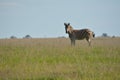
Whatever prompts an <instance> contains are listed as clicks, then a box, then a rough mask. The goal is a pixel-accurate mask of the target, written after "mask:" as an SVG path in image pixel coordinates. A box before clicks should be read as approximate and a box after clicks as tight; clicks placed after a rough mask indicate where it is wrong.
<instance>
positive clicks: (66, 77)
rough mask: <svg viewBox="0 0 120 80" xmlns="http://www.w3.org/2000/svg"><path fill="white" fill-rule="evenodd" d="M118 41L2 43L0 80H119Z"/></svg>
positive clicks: (119, 54) (57, 39)
mask: <svg viewBox="0 0 120 80" xmlns="http://www.w3.org/2000/svg"><path fill="white" fill-rule="evenodd" d="M119 71H120V38H96V39H94V40H93V42H92V47H89V46H88V43H87V42H86V41H85V40H83V41H77V45H76V46H75V47H71V45H70V40H69V39H66V38H51V39H50V38H48V39H1V40H0V79H1V80H14V79H15V80H16V79H17V80H23V79H25V80H26V79H28V80H29V79H30V80H31V79H32V80H36V79H37V80H119V79H120V72H119Z"/></svg>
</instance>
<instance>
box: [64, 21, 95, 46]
mask: <svg viewBox="0 0 120 80" xmlns="http://www.w3.org/2000/svg"><path fill="white" fill-rule="evenodd" d="M64 25H65V31H66V34H68V35H69V38H70V40H71V45H75V40H83V39H86V40H87V42H88V43H89V46H91V39H92V38H93V37H95V34H94V32H92V31H91V30H90V29H80V30H74V29H73V27H72V26H71V25H70V23H64Z"/></svg>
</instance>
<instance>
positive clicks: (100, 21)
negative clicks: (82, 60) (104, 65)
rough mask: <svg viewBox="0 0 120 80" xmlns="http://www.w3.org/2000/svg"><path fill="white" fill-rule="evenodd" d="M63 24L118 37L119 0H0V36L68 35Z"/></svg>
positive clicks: (119, 34)
mask: <svg viewBox="0 0 120 80" xmlns="http://www.w3.org/2000/svg"><path fill="white" fill-rule="evenodd" d="M64 23H70V24H71V26H72V27H73V28H74V29H83V28H89V29H91V30H92V31H93V32H94V33H95V34H96V36H101V35H102V34H103V33H107V34H108V35H110V36H113V35H115V36H120V0H0V38H10V36H16V37H17V38H23V37H25V36H26V35H30V36H31V37H33V38H44V37H45V38H47V37H60V36H65V37H68V35H67V34H66V33H65V27H64Z"/></svg>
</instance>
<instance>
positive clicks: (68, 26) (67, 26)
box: [64, 23, 73, 33]
mask: <svg viewBox="0 0 120 80" xmlns="http://www.w3.org/2000/svg"><path fill="white" fill-rule="evenodd" d="M64 25H65V31H66V33H71V32H72V30H73V28H72V26H70V23H64Z"/></svg>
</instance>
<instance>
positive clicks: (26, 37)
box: [10, 35, 32, 39]
mask: <svg viewBox="0 0 120 80" xmlns="http://www.w3.org/2000/svg"><path fill="white" fill-rule="evenodd" d="M31 38H32V37H31V36H30V35H26V36H25V37H23V39H31ZM10 39H17V37H16V36H11V37H10Z"/></svg>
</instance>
